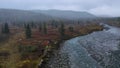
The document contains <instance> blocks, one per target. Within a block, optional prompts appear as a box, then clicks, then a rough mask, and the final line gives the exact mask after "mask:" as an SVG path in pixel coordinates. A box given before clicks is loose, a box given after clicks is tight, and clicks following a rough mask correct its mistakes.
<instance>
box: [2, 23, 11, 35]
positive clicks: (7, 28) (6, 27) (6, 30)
mask: <svg viewBox="0 0 120 68" xmlns="http://www.w3.org/2000/svg"><path fill="white" fill-rule="evenodd" d="M2 33H5V34H8V33H10V30H9V26H8V23H5V24H4V25H3V26H2Z"/></svg>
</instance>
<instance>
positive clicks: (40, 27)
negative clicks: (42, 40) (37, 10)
mask: <svg viewBox="0 0 120 68" xmlns="http://www.w3.org/2000/svg"><path fill="white" fill-rule="evenodd" d="M38 30H39V32H41V31H42V25H41V24H39V26H38Z"/></svg>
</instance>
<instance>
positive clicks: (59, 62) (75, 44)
mask: <svg viewBox="0 0 120 68" xmlns="http://www.w3.org/2000/svg"><path fill="white" fill-rule="evenodd" d="M104 26H105V28H106V29H104V30H103V31H97V32H93V33H91V34H88V35H85V36H80V37H76V38H73V39H71V40H68V41H66V42H65V43H64V44H63V47H61V49H60V50H59V52H58V53H57V54H56V55H55V56H54V58H53V59H52V60H51V61H50V62H49V64H48V66H49V68H105V67H106V66H107V65H109V62H110V59H109V54H110V51H114V50H117V49H118V48H117V47H118V45H119V43H120V28H117V27H112V26H108V25H104Z"/></svg>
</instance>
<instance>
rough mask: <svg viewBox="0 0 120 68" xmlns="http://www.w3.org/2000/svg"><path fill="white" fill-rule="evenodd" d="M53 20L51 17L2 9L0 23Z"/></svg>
mask: <svg viewBox="0 0 120 68" xmlns="http://www.w3.org/2000/svg"><path fill="white" fill-rule="evenodd" d="M51 19H52V17H51V16H48V15H45V14H42V13H35V12H31V11H27V10H15V9H0V22H16V21H17V22H19V21H20V22H22V21H23V22H31V21H46V20H51Z"/></svg>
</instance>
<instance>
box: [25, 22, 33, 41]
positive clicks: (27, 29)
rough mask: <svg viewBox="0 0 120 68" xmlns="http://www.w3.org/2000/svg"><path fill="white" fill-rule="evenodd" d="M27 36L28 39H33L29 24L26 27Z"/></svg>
mask: <svg viewBox="0 0 120 68" xmlns="http://www.w3.org/2000/svg"><path fill="white" fill-rule="evenodd" d="M25 34H26V38H27V39H29V38H31V34H32V33H31V28H30V25H29V24H27V25H26V27H25Z"/></svg>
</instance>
